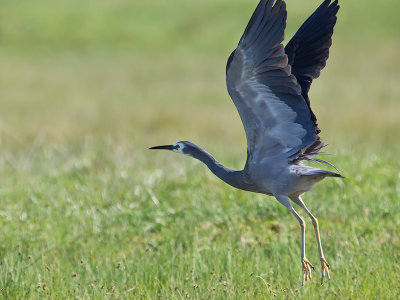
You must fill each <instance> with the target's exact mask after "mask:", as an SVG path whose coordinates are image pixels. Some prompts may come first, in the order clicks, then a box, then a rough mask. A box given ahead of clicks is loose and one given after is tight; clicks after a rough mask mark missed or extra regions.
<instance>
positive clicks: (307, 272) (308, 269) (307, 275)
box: [303, 257, 315, 286]
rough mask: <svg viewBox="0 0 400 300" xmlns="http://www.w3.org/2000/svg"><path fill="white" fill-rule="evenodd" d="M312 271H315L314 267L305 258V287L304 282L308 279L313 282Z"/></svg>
mask: <svg viewBox="0 0 400 300" xmlns="http://www.w3.org/2000/svg"><path fill="white" fill-rule="evenodd" d="M311 269H313V270H315V269H314V266H313V265H312V264H311V263H310V262H309V261H308V259H307V258H305V257H304V258H303V286H304V282H305V281H307V280H308V279H310V280H311Z"/></svg>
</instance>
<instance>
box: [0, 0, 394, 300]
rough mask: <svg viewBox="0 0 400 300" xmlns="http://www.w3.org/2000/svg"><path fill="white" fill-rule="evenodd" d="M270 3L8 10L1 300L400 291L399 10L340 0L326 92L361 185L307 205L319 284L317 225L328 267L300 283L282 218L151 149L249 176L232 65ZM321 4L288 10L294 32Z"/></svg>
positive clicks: (1, 24) (0, 58)
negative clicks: (253, 18) (184, 150)
mask: <svg viewBox="0 0 400 300" xmlns="http://www.w3.org/2000/svg"><path fill="white" fill-rule="evenodd" d="M256 2H257V1H255V0H253V1H247V0H246V1H245V0H229V1H228V0H219V1H211V0H203V1H194V0H170V1H163V0H152V1H139V0H134V1H126V0H115V1H111V0H108V1H106V0H102V1H87V2H82V1H76V0H75V1H71V0H60V1H56V2H54V1H50V0H37V1H28V0H21V1H2V2H0V66H1V67H0V241H1V242H0V298H2V299H73V298H76V299H90V298H93V299H103V298H104V299H109V298H112V299H136V298H143V299H158V298H163V299H182V298H189V299H270V298H275V297H276V298H277V299H299V298H304V299H318V298H322V299H396V298H399V297H400V232H399V227H400V202H399V199H398V195H399V192H400V184H399V179H400V171H399V170H400V162H399V160H398V153H399V150H400V130H399V129H400V118H399V112H400V101H399V99H398V98H399V95H400V84H399V82H400V72H399V69H400V51H399V50H400V26H399V21H398V11H399V9H400V2H399V1H398V0H387V1H384V2H378V1H372V0H365V1H362V2H360V1H356V0H342V1H341V2H342V3H341V10H340V12H339V21H338V24H337V27H336V31H335V34H334V43H333V46H332V50H331V57H330V59H329V61H328V65H327V68H326V69H325V70H324V71H323V72H322V76H321V78H319V79H318V80H317V81H315V82H314V83H313V86H312V90H311V102H312V106H313V110H314V112H315V113H316V115H317V116H318V118H319V125H320V128H321V129H322V134H321V135H322V138H323V139H324V140H325V141H326V142H327V143H328V144H329V146H328V148H327V151H328V152H329V153H332V154H335V155H333V156H329V157H328V160H329V161H330V162H332V163H334V164H335V165H337V166H338V167H339V168H340V170H341V172H342V173H343V174H344V175H345V176H346V177H348V178H347V179H345V180H339V179H338V180H336V179H329V180H326V181H324V182H322V183H320V184H318V185H317V186H316V187H315V188H314V189H313V190H312V191H311V192H309V193H308V194H306V195H305V196H304V200H305V201H306V203H307V204H308V207H309V208H310V210H311V211H312V212H313V214H314V215H315V216H317V217H318V219H319V223H320V229H321V236H322V242H323V246H324V251H325V256H326V258H327V261H328V262H329V263H330V265H331V275H332V280H330V281H327V282H326V283H325V284H324V285H323V286H321V285H320V284H319V281H320V268H319V261H318V260H319V258H318V251H317V247H316V243H315V239H314V232H313V228H312V225H311V223H310V222H309V220H308V219H307V228H306V231H307V237H306V253H307V257H308V259H309V260H310V261H311V262H312V263H314V265H315V266H316V272H314V273H313V275H314V276H313V280H312V281H311V282H307V284H306V285H305V286H304V287H301V263H300V229H299V226H298V223H297V221H296V220H295V218H294V217H293V216H292V215H291V214H290V213H289V211H288V210H287V209H286V208H285V207H283V206H282V205H280V204H279V203H278V202H277V201H276V200H274V199H273V198H268V197H266V196H262V195H257V194H250V193H246V192H242V191H238V190H235V189H233V188H231V187H229V186H227V185H225V184H224V183H222V182H220V181H219V180H218V179H217V178H215V177H214V176H213V175H212V174H210V172H209V171H208V169H207V168H206V167H204V166H203V165H201V164H200V163H199V162H197V161H192V160H190V159H189V158H185V157H180V156H178V155H174V154H172V153H166V152H152V151H148V150H147V148H148V147H149V146H153V145H160V144H166V143H173V142H176V141H179V140H190V141H193V142H195V143H197V144H199V145H201V146H202V147H204V148H205V149H207V150H208V151H210V152H211V153H213V154H214V155H215V157H216V158H217V159H218V160H220V161H221V162H223V163H224V164H226V165H228V166H230V167H233V168H241V167H242V166H243V164H244V162H245V159H246V157H245V153H246V144H245V143H246V142H245V135H244V130H243V128H242V125H241V122H240V119H239V116H238V114H237V112H236V110H235V108H234V105H233V104H232V102H231V100H230V99H229V96H228V94H227V92H226V88H225V63H226V60H227V57H228V55H229V53H230V52H231V51H232V50H233V49H234V47H235V46H236V44H237V41H238V40H239V38H240V36H241V34H242V31H243V29H244V27H245V25H246V22H247V21H248V19H249V17H250V15H251V13H252V11H253V9H254V8H255V6H256ZM320 2H321V1H316V0H312V1H311V0H310V1H295V0H287V7H288V34H287V36H288V37H290V36H291V35H292V34H293V33H294V32H295V30H296V28H298V27H299V26H300V25H301V22H302V21H304V20H305V18H307V17H308V16H309V15H310V14H311V12H312V11H313V9H315V7H316V6H317V5H318V4H319V3H320ZM298 211H299V212H300V213H301V214H302V215H304V214H303V212H302V211H300V209H299V210H298Z"/></svg>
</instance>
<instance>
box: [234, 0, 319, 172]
mask: <svg viewBox="0 0 400 300" xmlns="http://www.w3.org/2000/svg"><path fill="white" fill-rule="evenodd" d="M274 2H275V3H274ZM285 26H286V5H285V2H284V1H283V0H276V1H274V0H261V1H260V3H259V4H258V6H257V8H256V10H255V11H254V13H253V16H252V17H251V19H250V21H249V24H248V25H247V27H246V30H245V32H244V34H243V36H242V38H241V39H240V42H239V44H238V46H237V48H236V50H235V51H233V53H232V54H231V56H230V57H229V59H228V63H227V86H228V92H229V94H230V96H231V98H232V100H233V102H234V104H235V106H236V108H237V110H238V112H239V115H240V117H241V119H242V122H243V125H244V129H245V131H246V137H247V150H248V151H247V152H248V158H247V164H248V165H251V164H252V163H260V162H262V161H263V160H269V159H273V157H276V156H280V158H282V155H284V158H287V160H289V159H295V158H296V157H298V156H299V155H301V153H302V152H303V151H304V149H306V148H308V147H310V146H311V145H313V144H314V143H315V142H316V141H317V132H316V127H315V123H314V122H313V121H312V117H311V112H310V109H309V108H308V106H307V103H306V101H305V100H304V98H303V97H302V95H301V87H300V85H299V84H298V83H297V81H296V78H295V77H294V76H293V75H292V74H291V67H290V65H289V64H288V58H287V56H286V54H285V51H284V48H283V45H282V44H281V43H282V41H283V39H284V29H285Z"/></svg>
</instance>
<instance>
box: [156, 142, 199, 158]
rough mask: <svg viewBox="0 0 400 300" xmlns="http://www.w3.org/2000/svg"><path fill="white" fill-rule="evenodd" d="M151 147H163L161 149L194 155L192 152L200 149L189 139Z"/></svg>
mask: <svg viewBox="0 0 400 300" xmlns="http://www.w3.org/2000/svg"><path fill="white" fill-rule="evenodd" d="M149 149H155V150H157V149H161V150H170V151H173V152H177V153H181V154H186V155H190V156H192V154H193V153H194V152H196V151H198V147H197V146H196V145H195V144H193V143H191V142H187V141H180V142H177V143H175V144H173V145H163V146H154V147H151V148H149Z"/></svg>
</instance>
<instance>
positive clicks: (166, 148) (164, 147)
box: [149, 145, 174, 150]
mask: <svg viewBox="0 0 400 300" xmlns="http://www.w3.org/2000/svg"><path fill="white" fill-rule="evenodd" d="M149 149H164V150H173V149H174V145H163V146H154V147H151V148H149Z"/></svg>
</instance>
